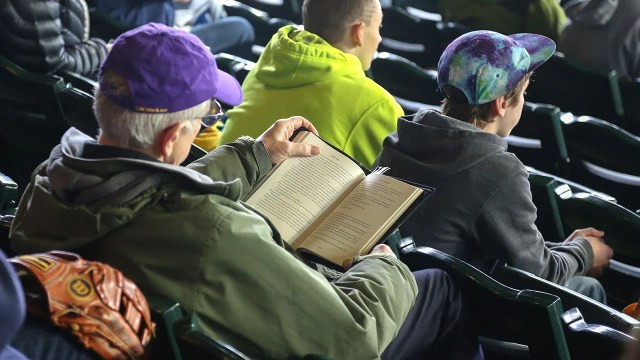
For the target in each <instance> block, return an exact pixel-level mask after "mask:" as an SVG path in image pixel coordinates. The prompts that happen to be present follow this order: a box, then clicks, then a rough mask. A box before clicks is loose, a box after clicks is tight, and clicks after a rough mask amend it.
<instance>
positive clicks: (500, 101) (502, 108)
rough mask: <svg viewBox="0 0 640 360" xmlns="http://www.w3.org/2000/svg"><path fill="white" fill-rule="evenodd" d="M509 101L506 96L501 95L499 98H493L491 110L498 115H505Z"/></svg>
mask: <svg viewBox="0 0 640 360" xmlns="http://www.w3.org/2000/svg"><path fill="white" fill-rule="evenodd" d="M507 103H508V102H507V100H506V99H505V97H504V96H500V97H499V98H497V99H495V100H493V101H492V102H491V110H492V111H493V114H494V115H496V116H504V114H505V113H506V112H507V107H508V106H509V105H508V104H507Z"/></svg>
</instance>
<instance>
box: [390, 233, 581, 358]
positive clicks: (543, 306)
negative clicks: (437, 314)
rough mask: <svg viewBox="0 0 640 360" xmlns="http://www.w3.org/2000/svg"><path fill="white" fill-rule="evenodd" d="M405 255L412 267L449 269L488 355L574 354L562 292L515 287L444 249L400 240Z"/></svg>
mask: <svg viewBox="0 0 640 360" xmlns="http://www.w3.org/2000/svg"><path fill="white" fill-rule="evenodd" d="M400 248H401V260H402V261H404V262H405V263H406V264H407V265H408V266H409V268H411V269H412V270H413V271H416V270H420V269H425V268H439V269H443V270H445V271H447V273H449V275H450V276H451V277H452V278H453V279H454V281H456V282H457V284H458V285H459V286H460V287H461V289H462V295H463V297H464V298H465V299H468V306H469V308H470V309H469V312H470V313H472V314H473V322H474V325H475V327H476V328H477V331H478V334H479V335H480V338H481V343H482V346H483V350H484V352H485V355H486V356H487V359H489V358H496V359H504V358H509V359H510V358H520V357H524V358H532V359H569V358H570V355H569V348H568V346H567V342H566V340H565V336H564V330H563V325H562V320H561V314H562V303H561V301H560V298H558V297H557V296H555V295H551V294H548V293H544V292H539V291H535V290H516V289H514V288H511V287H508V286H506V285H503V284H501V283H499V282H498V281H496V280H494V279H493V278H491V277H489V276H488V275H486V274H485V273H483V272H481V271H480V270H478V269H476V268H475V267H473V266H471V265H469V264H467V263H466V262H464V261H461V260H459V259H457V258H455V257H453V256H451V255H448V254H445V253H443V252H441V251H438V250H435V249H432V248H427V247H415V246H412V245H407V246H401V247H400Z"/></svg>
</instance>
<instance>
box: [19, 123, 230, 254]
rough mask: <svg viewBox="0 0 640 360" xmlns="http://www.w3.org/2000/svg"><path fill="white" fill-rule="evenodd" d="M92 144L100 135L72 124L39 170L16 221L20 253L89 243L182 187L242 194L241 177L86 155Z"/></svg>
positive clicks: (147, 162)
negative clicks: (229, 178) (215, 176)
mask: <svg viewBox="0 0 640 360" xmlns="http://www.w3.org/2000/svg"><path fill="white" fill-rule="evenodd" d="M87 143H95V140H94V139H91V138H90V137H88V136H87V135H85V134H83V133H81V132H80V131H78V130H76V129H73V128H72V129H70V130H69V131H67V132H66V133H65V134H64V135H63V137H62V139H61V142H60V145H58V146H56V147H55V148H54V149H53V150H52V152H51V155H50V157H49V159H48V161H46V162H44V163H43V164H41V165H40V166H39V167H38V168H37V169H36V170H35V171H34V174H33V175H32V181H31V183H30V184H29V186H28V187H27V189H26V190H25V193H24V195H23V197H22V199H21V201H20V206H19V208H18V212H17V214H16V218H15V220H14V221H13V223H12V226H11V234H10V237H11V239H12V246H13V247H14V248H16V250H17V251H18V252H38V251H44V250H45V249H47V248H50V247H51V240H52V239H53V240H55V241H58V242H59V243H58V244H59V245H58V246H56V248H58V249H63V250H69V249H75V248H78V247H80V246H83V245H86V244H88V243H89V242H92V241H93V240H96V239H98V238H101V237H103V236H105V234H108V233H109V232H111V231H113V230H115V229H117V228H120V227H122V226H124V225H126V224H127V223H129V222H130V221H131V220H132V219H134V218H136V217H137V216H139V214H140V213H141V212H143V211H145V210H146V209H148V208H151V207H153V206H154V205H156V204H157V203H158V202H159V201H162V200H168V199H170V198H171V197H174V196H178V194H176V191H175V189H177V188H183V189H190V190H191V191H192V192H194V193H210V194H218V195H223V196H227V197H229V198H231V199H233V200H237V199H238V198H239V197H240V196H241V195H242V189H243V186H242V185H241V182H240V181H230V182H222V181H213V180H212V179H211V178H210V177H208V176H205V175H204V174H201V173H199V172H197V171H194V170H192V169H189V168H186V167H179V166H173V165H169V164H165V163H162V162H159V161H153V160H142V159H131V158H116V159H87V158H83V157H82V155H81V154H82V152H83V148H84V146H85V144H87ZM26 212H28V213H29V216H28V217H27V216H24V215H25V213H26Z"/></svg>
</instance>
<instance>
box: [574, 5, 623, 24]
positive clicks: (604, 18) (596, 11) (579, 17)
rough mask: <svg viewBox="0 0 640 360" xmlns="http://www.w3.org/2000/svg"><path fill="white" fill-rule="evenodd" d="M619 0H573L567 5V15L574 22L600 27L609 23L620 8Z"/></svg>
mask: <svg viewBox="0 0 640 360" xmlns="http://www.w3.org/2000/svg"><path fill="white" fill-rule="evenodd" d="M618 2H619V0H585V1H572V2H570V3H569V4H567V6H566V7H565V13H566V14H567V17H568V18H569V19H570V20H571V21H572V22H574V23H576V24H580V25H583V26H588V27H600V26H604V25H606V24H608V23H609V21H610V20H611V18H612V17H613V14H615V12H616V9H617V8H618Z"/></svg>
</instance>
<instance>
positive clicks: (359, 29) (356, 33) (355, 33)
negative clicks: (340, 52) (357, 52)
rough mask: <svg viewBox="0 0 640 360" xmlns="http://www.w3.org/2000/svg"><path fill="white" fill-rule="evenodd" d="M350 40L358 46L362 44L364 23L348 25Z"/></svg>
mask: <svg viewBox="0 0 640 360" xmlns="http://www.w3.org/2000/svg"><path fill="white" fill-rule="evenodd" d="M350 31H351V41H353V43H354V44H356V45H358V46H362V45H363V44H364V23H363V22H357V23H355V24H353V25H351V27H350Z"/></svg>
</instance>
